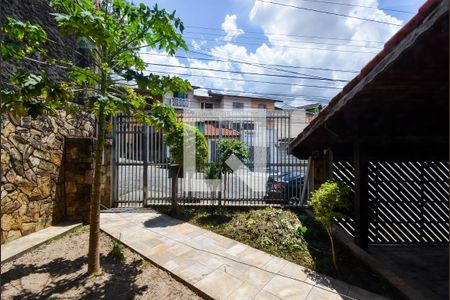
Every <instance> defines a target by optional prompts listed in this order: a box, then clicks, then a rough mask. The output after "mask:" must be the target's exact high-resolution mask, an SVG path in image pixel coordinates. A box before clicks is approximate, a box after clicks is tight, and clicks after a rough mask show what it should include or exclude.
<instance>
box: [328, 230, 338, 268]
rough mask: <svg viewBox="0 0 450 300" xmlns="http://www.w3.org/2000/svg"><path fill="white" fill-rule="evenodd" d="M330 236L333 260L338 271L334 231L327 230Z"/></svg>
mask: <svg viewBox="0 0 450 300" xmlns="http://www.w3.org/2000/svg"><path fill="white" fill-rule="evenodd" d="M327 233H328V236H329V237H330V243H331V260H332V262H333V266H334V268H335V269H336V270H337V269H338V267H337V262H336V250H335V249H334V239H333V229H332V228H327Z"/></svg>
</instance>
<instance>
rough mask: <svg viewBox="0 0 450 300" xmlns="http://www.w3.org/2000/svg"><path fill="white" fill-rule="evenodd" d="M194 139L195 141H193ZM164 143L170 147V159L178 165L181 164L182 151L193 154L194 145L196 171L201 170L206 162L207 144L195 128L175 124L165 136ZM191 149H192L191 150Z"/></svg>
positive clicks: (181, 123) (184, 124)
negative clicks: (185, 144)
mask: <svg viewBox="0 0 450 300" xmlns="http://www.w3.org/2000/svg"><path fill="white" fill-rule="evenodd" d="M186 133H188V136H189V138H188V141H187V146H188V147H189V148H188V149H184V147H183V146H184V135H185V134H186ZM193 139H195V141H193ZM166 143H167V145H168V146H169V147H170V159H171V160H172V161H173V162H176V163H178V164H180V165H182V164H183V151H184V150H186V151H189V152H194V149H193V146H194V145H195V162H196V168H197V170H202V169H203V168H204V167H205V165H206V163H207V162H208V143H207V142H206V138H205V136H204V135H203V134H202V133H201V132H200V130H198V128H197V127H195V126H192V125H189V124H186V123H183V122H177V123H176V124H175V127H174V128H172V129H171V130H170V131H169V132H168V133H167V134H166ZM191 148H192V149H191Z"/></svg>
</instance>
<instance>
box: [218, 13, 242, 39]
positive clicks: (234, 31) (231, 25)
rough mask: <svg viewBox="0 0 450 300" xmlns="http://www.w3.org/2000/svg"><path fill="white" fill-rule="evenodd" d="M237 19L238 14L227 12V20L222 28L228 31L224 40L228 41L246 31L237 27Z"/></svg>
mask: <svg viewBox="0 0 450 300" xmlns="http://www.w3.org/2000/svg"><path fill="white" fill-rule="evenodd" d="M236 19H237V17H236V15H229V14H227V15H226V16H225V20H224V21H223V23H222V29H223V30H224V31H225V32H226V36H225V37H224V40H225V41H227V42H229V41H231V40H232V39H234V38H236V37H238V36H239V35H241V34H243V33H244V30H242V29H240V28H238V27H237V24H236Z"/></svg>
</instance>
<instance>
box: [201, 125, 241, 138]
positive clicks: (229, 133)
mask: <svg viewBox="0 0 450 300" xmlns="http://www.w3.org/2000/svg"><path fill="white" fill-rule="evenodd" d="M205 136H206V137H218V136H219V128H217V127H216V126H214V125H212V124H205ZM222 136H223V137H240V133H239V131H236V130H233V129H228V128H222Z"/></svg>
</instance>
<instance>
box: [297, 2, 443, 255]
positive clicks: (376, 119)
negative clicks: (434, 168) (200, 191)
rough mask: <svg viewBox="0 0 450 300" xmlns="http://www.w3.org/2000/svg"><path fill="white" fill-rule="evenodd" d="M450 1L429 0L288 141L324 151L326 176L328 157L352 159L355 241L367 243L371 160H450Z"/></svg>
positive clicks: (305, 154)
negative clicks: (308, 122)
mask: <svg viewBox="0 0 450 300" xmlns="http://www.w3.org/2000/svg"><path fill="white" fill-rule="evenodd" d="M448 4H449V3H448V0H442V1H439V0H429V1H427V2H426V3H425V4H424V5H423V7H422V8H421V9H420V10H419V12H418V14H417V15H416V16H415V17H414V18H413V19H412V20H411V21H409V22H408V23H407V24H406V25H405V26H404V27H403V28H402V29H401V30H400V31H399V32H398V33H397V34H396V35H395V36H393V37H392V38H391V39H390V40H389V41H388V42H387V43H386V44H385V46H384V49H383V50H382V51H381V52H380V53H379V54H378V55H377V56H376V57H375V58H374V59H373V60H372V61H371V62H369V63H368V64H367V65H366V66H365V67H364V68H363V69H362V70H361V72H360V74H359V75H358V76H357V77H356V78H354V79H353V80H352V81H351V82H350V83H349V84H348V85H347V86H346V87H344V89H343V90H342V91H341V92H340V93H339V94H338V95H337V96H336V97H335V98H333V99H332V100H331V102H330V103H329V105H328V106H327V107H325V109H323V110H322V111H321V112H320V113H319V115H318V116H317V117H316V118H315V119H314V120H313V121H312V122H311V123H310V124H309V126H308V127H307V128H305V130H304V131H303V132H302V133H300V134H299V135H298V137H297V138H295V139H294V140H293V141H292V142H291V144H290V146H289V151H290V152H291V153H292V154H293V155H295V156H296V157H298V158H302V159H305V158H309V157H312V156H313V157H315V158H316V159H317V158H320V159H323V153H326V155H325V157H326V158H327V159H328V162H325V167H322V171H320V170H316V172H318V173H320V172H322V173H323V174H325V177H327V176H329V174H330V168H329V167H328V166H330V165H331V164H330V159H333V160H335V161H336V160H347V161H352V162H353V167H354V175H355V182H354V184H355V186H354V187H355V188H354V191H355V202H354V204H355V205H354V206H355V215H354V217H355V242H356V243H357V244H358V245H359V246H360V247H361V248H363V249H367V247H368V227H369V224H368V200H367V199H368V197H369V194H368V193H369V192H368V176H369V175H370V174H369V165H368V164H369V162H370V161H399V160H401V161H405V160H409V161H424V160H435V161H448V157H449V51H448V50H449V31H448V25H449V24H448V20H449V18H448V12H449V9H448ZM331 154H332V155H331ZM318 165H320V164H316V169H317V166H318ZM322 166H323V165H322ZM319 169H320V168H319ZM323 169H325V171H323ZM327 169H328V172H327ZM326 174H328V175H326ZM317 177H320V176H316V183H317V179H318V178H317ZM322 177H323V176H322ZM319 181H320V179H319Z"/></svg>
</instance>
